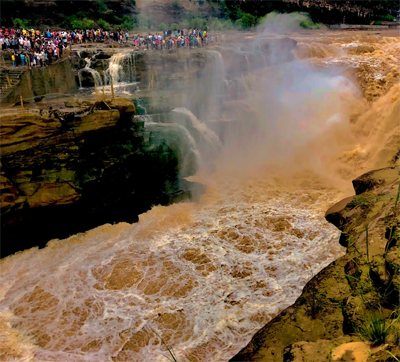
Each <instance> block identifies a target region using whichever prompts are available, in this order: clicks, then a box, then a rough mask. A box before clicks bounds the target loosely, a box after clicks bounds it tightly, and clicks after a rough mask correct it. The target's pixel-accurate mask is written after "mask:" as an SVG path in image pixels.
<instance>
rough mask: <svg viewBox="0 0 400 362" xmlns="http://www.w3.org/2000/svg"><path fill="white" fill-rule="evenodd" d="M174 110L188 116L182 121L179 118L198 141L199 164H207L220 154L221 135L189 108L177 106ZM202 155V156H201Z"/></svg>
mask: <svg viewBox="0 0 400 362" xmlns="http://www.w3.org/2000/svg"><path fill="white" fill-rule="evenodd" d="M172 112H175V113H180V114H184V115H186V116H187V117H185V118H186V119H185V120H184V121H183V122H182V121H180V120H179V119H177V122H178V123H183V124H181V126H183V127H184V128H185V129H186V130H187V131H188V133H189V134H190V135H191V136H192V137H193V139H194V140H195V141H196V144H197V148H198V150H199V156H198V160H199V164H200V165H203V166H206V165H207V164H208V162H209V161H210V162H211V163H212V162H213V161H214V160H215V159H216V158H217V157H218V156H219V155H220V153H221V150H222V144H221V141H220V139H219V137H218V136H217V135H216V134H215V133H214V131H212V130H211V129H210V128H208V127H207V125H206V124H205V123H203V122H201V121H199V120H198V119H197V117H196V116H195V115H194V114H193V113H192V112H191V111H189V110H188V109H187V108H175V109H174V110H173V111H172ZM200 155H201V157H200Z"/></svg>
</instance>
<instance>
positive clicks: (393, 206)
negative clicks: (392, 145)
mask: <svg viewBox="0 0 400 362" xmlns="http://www.w3.org/2000/svg"><path fill="white" fill-rule="evenodd" d="M399 180H400V178H399V172H398V166H397V165H396V167H390V168H385V169H381V170H377V171H372V172H368V173H366V174H364V175H362V176H360V177H359V178H357V179H356V180H354V181H353V185H354V189H355V191H356V196H353V197H349V198H346V199H344V200H342V201H341V202H339V203H338V204H336V205H334V206H333V207H332V208H331V209H329V210H328V211H327V214H326V219H327V220H328V221H330V222H331V223H333V224H334V225H335V226H337V227H338V228H339V229H340V230H341V231H342V236H341V238H340V243H341V244H342V245H343V246H345V247H346V248H347V253H346V255H345V256H343V257H341V258H340V259H338V260H337V261H335V262H333V263H332V264H330V265H329V266H328V267H326V268H325V269H324V270H322V271H321V272H320V273H319V274H318V275H316V276H315V277H314V278H313V279H311V280H310V282H309V283H308V284H307V285H306V287H305V288H304V290H303V293H302V295H301V296H300V298H298V300H297V301H296V303H295V304H293V305H292V306H291V307H289V308H287V309H285V310H284V311H283V312H282V313H280V314H279V315H278V316H277V317H275V318H274V319H273V320H271V321H270V322H269V323H268V324H267V325H266V326H265V327H264V328H262V329H261V330H260V331H258V332H257V333H256V334H255V335H254V337H253V339H252V340H251V342H250V343H249V344H248V345H247V346H246V347H245V348H244V349H243V350H242V351H241V352H240V353H239V354H238V355H236V356H235V357H234V358H232V359H231V361H232V362H233V361H265V362H267V361H268V362H275V361H276V362H278V361H279V362H282V361H285V362H286V361H296V362H299V361H307V362H321V361H335V360H337V361H368V362H372V361H378V360H379V361H386V360H388V359H389V358H391V356H390V354H389V353H388V352H390V353H392V354H393V355H397V356H399V355H400V349H399V348H398V342H399V314H398V313H399V312H398V303H399V270H400V263H399V243H400V235H399V227H400V223H399V220H400V219H399V208H400V205H399V202H398V201H399ZM374 320H375V321H376V320H377V321H378V322H376V323H381V325H383V328H382V329H383V330H385V331H386V332H387V333H386V334H387V336H386V338H385V339H384V340H383V341H382V340H380V341H376V340H375V341H374V340H371V336H369V338H368V335H367V334H368V333H367V332H366V330H367V329H368V325H370V323H373V321H374ZM377 334H378V333H377ZM375 337H376V336H375ZM372 339H373V338H372ZM374 342H375V343H374ZM385 343H386V344H385ZM383 344H385V345H384V346H382V345H383Z"/></svg>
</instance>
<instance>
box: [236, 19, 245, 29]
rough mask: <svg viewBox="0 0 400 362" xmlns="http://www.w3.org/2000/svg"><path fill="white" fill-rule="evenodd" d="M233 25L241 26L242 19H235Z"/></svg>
mask: <svg viewBox="0 0 400 362" xmlns="http://www.w3.org/2000/svg"><path fill="white" fill-rule="evenodd" d="M235 26H237V27H238V28H243V22H242V19H238V20H236V21H235Z"/></svg>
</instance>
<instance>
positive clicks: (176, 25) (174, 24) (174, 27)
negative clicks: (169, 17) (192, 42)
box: [171, 23, 179, 30]
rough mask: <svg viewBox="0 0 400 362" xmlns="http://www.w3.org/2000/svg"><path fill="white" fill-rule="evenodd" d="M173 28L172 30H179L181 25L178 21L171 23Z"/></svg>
mask: <svg viewBox="0 0 400 362" xmlns="http://www.w3.org/2000/svg"><path fill="white" fill-rule="evenodd" d="M171 29H172V30H178V29H179V25H178V24H177V23H172V24H171Z"/></svg>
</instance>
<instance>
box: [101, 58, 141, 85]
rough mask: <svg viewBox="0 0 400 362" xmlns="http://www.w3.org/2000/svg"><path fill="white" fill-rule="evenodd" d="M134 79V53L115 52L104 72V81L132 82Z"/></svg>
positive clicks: (113, 82) (114, 82)
mask: <svg viewBox="0 0 400 362" xmlns="http://www.w3.org/2000/svg"><path fill="white" fill-rule="evenodd" d="M135 81H136V65H135V53H133V52H130V53H117V54H114V55H113V56H112V57H111V58H110V62H109V68H108V69H107V70H106V72H105V83H107V84H111V83H112V84H117V83H120V82H126V83H132V82H135Z"/></svg>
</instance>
